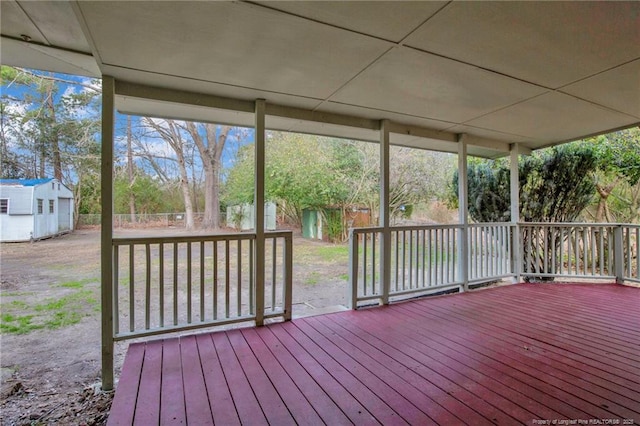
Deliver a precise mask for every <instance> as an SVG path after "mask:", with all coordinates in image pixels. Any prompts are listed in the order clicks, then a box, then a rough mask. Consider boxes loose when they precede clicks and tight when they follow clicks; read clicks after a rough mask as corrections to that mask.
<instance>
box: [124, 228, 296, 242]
mask: <svg viewBox="0 0 640 426" xmlns="http://www.w3.org/2000/svg"><path fill="white" fill-rule="evenodd" d="M291 235H293V231H266V232H265V237H266V238H280V237H285V238H286V237H288V236H291ZM255 239H256V234H255V233H253V232H242V233H228V234H202V235H171V236H158V237H115V238H113V243H112V244H113V245H114V246H124V245H130V244H160V243H169V244H171V243H197V242H200V241H238V240H243V241H244V240H255Z"/></svg>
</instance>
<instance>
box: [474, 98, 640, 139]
mask: <svg viewBox="0 0 640 426" xmlns="http://www.w3.org/2000/svg"><path fill="white" fill-rule="evenodd" d="M636 121H637V119H635V118H634V117H631V116H628V115H625V114H619V113H617V112H614V111H611V110H608V109H605V108H602V107H599V106H597V105H594V104H592V103H589V102H585V101H582V100H579V99H576V98H574V97H572V96H569V95H565V94H562V93H557V92H551V93H547V94H544V95H542V96H539V97H537V98H535V99H531V100H529V101H526V102H523V103H520V104H518V105H514V106H512V107H509V108H505V109H503V110H501V111H498V112H495V113H492V114H489V115H486V116H484V117H481V118H478V119H476V120H472V121H470V122H469V123H467V124H469V125H472V126H476V127H482V128H485V129H500V130H501V131H504V132H508V133H513V134H518V135H523V136H526V137H528V138H531V139H532V140H534V141H536V142H535V143H532V144H530V145H532V146H530V147H531V148H539V147H542V146H546V145H548V144H549V143H551V142H555V141H566V140H575V139H580V138H581V137H584V136H588V135H590V134H592V133H596V132H606V131H608V130H613V129H617V128H620V127H623V126H630V125H632V124H634V123H635V122H636Z"/></svg>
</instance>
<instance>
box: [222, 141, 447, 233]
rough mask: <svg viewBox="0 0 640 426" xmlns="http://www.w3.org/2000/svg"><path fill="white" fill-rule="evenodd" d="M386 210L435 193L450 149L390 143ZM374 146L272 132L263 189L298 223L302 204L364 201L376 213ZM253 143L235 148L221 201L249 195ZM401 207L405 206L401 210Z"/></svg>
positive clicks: (442, 183) (241, 200)
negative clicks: (236, 149) (445, 150)
mask: <svg viewBox="0 0 640 426" xmlns="http://www.w3.org/2000/svg"><path fill="white" fill-rule="evenodd" d="M391 156H392V158H393V160H392V161H393V164H394V167H392V168H391V175H390V195H391V211H392V214H394V215H400V214H401V213H402V210H403V206H405V207H407V206H411V205H413V204H415V203H418V202H422V201H429V200H431V199H432V198H434V197H438V196H440V194H442V193H444V191H443V189H446V184H445V182H447V180H448V178H449V176H450V175H451V173H452V169H453V167H454V163H453V157H452V156H450V155H449V154H442V153H433V152H428V151H422V150H415V149H409V148H403V147H395V146H394V147H392V149H391ZM379 158H380V157H379V145H377V144H373V143H366V142H357V141H349V140H342V139H333V138H326V137H318V136H309V135H301V134H292V133H280V132H273V133H270V134H269V135H268V139H267V144H266V164H265V192H266V197H267V199H268V200H271V201H277V202H278V206H279V209H280V212H281V214H283V215H284V216H285V217H286V218H287V219H288V220H289V221H290V222H291V223H295V224H298V225H300V223H301V220H302V209H305V208H313V209H317V210H321V211H322V210H323V209H324V208H326V207H328V206H331V207H337V208H343V209H344V208H345V207H347V206H354V205H366V206H368V207H369V208H370V209H371V211H372V212H373V213H374V214H376V212H377V211H378V206H379V202H380V196H379V170H380V159H379ZM253 167H254V157H253V146H246V147H244V148H243V149H241V150H240V151H239V152H238V157H237V161H236V163H235V164H234V166H233V168H231V169H230V170H228V173H227V179H226V184H225V190H224V194H225V196H224V198H225V202H227V203H229V204H238V203H247V202H252V200H253V182H254V180H253V179H254V177H253V170H254V168H253ZM409 208H410V207H409ZM405 211H406V209H405Z"/></svg>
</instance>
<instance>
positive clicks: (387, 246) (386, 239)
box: [374, 120, 391, 305]
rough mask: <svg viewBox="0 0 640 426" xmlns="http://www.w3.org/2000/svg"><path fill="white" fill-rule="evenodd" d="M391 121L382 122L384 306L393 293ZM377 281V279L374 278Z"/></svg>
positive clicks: (382, 273) (381, 250)
mask: <svg viewBox="0 0 640 426" xmlns="http://www.w3.org/2000/svg"><path fill="white" fill-rule="evenodd" d="M389 127H390V124H389V121H388V120H382V121H381V122H380V226H381V227H382V241H381V247H380V278H381V279H382V304H383V305H387V304H389V293H390V291H391V228H390V223H391V222H390V217H389V216H390V212H389V200H390V197H389ZM374 279H375V278H374Z"/></svg>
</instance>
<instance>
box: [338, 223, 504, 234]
mask: <svg viewBox="0 0 640 426" xmlns="http://www.w3.org/2000/svg"><path fill="white" fill-rule="evenodd" d="M463 226H464V225H463V224H461V223H447V224H427V225H403V226H391V230H392V231H420V230H424V229H461V228H462V227H463ZM468 226H469V227H481V226H515V225H514V224H513V223H511V222H487V223H470V224H469V225H468ZM349 229H350V230H351V231H353V232H354V233H355V234H363V233H367V232H380V231H382V227H381V226H368V227H363V228H360V227H359V228H349Z"/></svg>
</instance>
